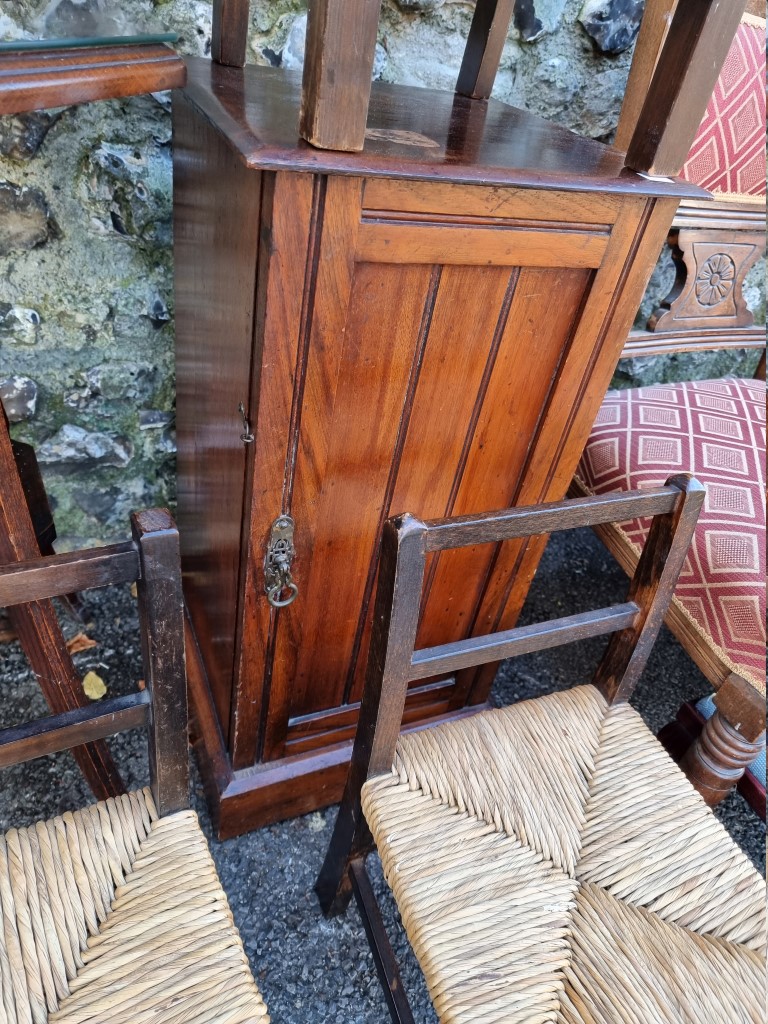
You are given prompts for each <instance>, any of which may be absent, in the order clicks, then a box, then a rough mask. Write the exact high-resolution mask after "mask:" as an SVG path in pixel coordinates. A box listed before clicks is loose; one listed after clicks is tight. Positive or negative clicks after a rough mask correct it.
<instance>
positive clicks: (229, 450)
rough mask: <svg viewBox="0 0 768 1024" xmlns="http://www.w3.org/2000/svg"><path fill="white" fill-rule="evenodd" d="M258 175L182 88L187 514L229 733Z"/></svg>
mask: <svg viewBox="0 0 768 1024" xmlns="http://www.w3.org/2000/svg"><path fill="white" fill-rule="evenodd" d="M260 184H261V176H260V175H259V174H256V173H254V172H253V171H249V170H247V169H246V168H245V167H244V166H243V165H242V163H241V162H240V161H239V160H238V159H237V157H236V155H235V154H234V153H233V152H232V150H231V149H229V148H228V147H227V146H226V145H225V144H224V143H223V142H222V140H221V138H220V136H219V135H218V134H217V133H216V132H214V131H213V129H212V128H210V127H209V126H208V124H207V123H206V122H205V121H203V120H202V119H200V118H198V117H195V116H194V114H192V112H191V111H190V109H189V107H188V105H187V104H186V102H185V101H184V100H183V99H182V98H181V97H178V96H177V97H174V213H175V237H174V255H175V289H176V310H177V312H176V388H177V414H176V431H177V441H178V479H179V495H178V520H179V530H180V536H181V552H182V564H183V569H184V589H185V593H186V599H187V602H188V604H189V608H190V614H191V616H192V619H193V622H194V624H195V631H196V634H197V639H198V643H199V645H200V650H201V653H202V655H203V659H204V662H205V666H206V670H207V674H208V678H209V681H210V685H211V691H212V695H213V699H214V702H215V704H216V710H217V713H218V715H219V720H220V722H221V725H222V730H223V732H224V733H225V735H226V734H227V733H228V729H229V720H230V701H231V695H232V665H233V659H234V657H235V648H234V641H235V621H236V609H237V588H238V573H239V566H240V539H241V525H242V514H243V481H244V475H245V462H246V454H245V448H244V446H243V443H242V441H241V440H240V435H241V434H242V432H243V426H242V420H241V418H240V414H239V413H238V410H237V406H238V402H240V401H243V402H245V403H246V404H247V402H248V379H249V375H250V368H251V343H252V333H253V316H254V277H255V272H256V253H257V250H258V237H259V204H260V191H261V190H260ZM212 338H215V339H216V341H215V344H212V343H211V339H212Z"/></svg>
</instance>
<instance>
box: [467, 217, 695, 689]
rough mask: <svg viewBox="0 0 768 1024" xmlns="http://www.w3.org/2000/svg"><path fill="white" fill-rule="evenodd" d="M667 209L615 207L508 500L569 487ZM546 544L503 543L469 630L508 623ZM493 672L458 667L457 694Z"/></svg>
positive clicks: (544, 497)
mask: <svg viewBox="0 0 768 1024" xmlns="http://www.w3.org/2000/svg"><path fill="white" fill-rule="evenodd" d="M674 209H675V205H674V200H666V199H662V200H641V199H638V200H635V201H634V202H629V201H628V202H627V204H626V206H625V208H624V210H623V211H622V213H621V215H620V217H619V219H618V221H617V223H616V226H615V229H614V233H613V235H612V238H611V244H610V245H609V247H608V252H607V253H606V258H605V261H604V263H603V266H602V267H601V269H600V270H599V271H598V273H597V275H596V276H595V280H594V283H593V286H592V288H591V290H590V295H589V300H588V302H587V303H586V305H585V306H584V309H583V311H582V314H581V316H580V318H579V322H578V325H577V326H576V330H575V333H574V337H573V342H572V344H571V345H570V347H569V350H568V353H567V354H566V357H565V359H564V361H563V364H562V366H561V368H560V371H559V373H558V379H557V382H556V385H555V387H554V388H553V391H552V394H551V397H550V400H549V402H548V403H547V407H546V409H545V410H544V413H543V416H542V421H541V424H540V427H539V430H538V432H537V437H536V440H535V443H534V445H533V447H532V449H531V453H530V456H529V459H528V462H527V465H526V467H525V470H524V473H523V478H522V481H521V484H520V487H519V489H518V491H517V493H516V494H515V495H514V498H513V501H514V504H516V505H526V504H536V503H537V502H542V501H555V500H557V499H559V498H561V497H562V496H563V495H564V494H565V492H566V490H567V489H568V485H569V483H570V481H571V478H572V477H573V473H574V471H575V469H576V465H577V463H578V460H579V458H580V456H581V452H582V450H583V448H584V445H585V444H586V441H587V437H588V435H589V431H590V429H591V427H592V423H593V422H594V419H595V416H596V415H597V411H598V409H599V408H600V404H601V402H602V400H603V397H604V395H605V391H606V389H607V387H608V385H609V383H610V379H611V376H612V374H613V371H614V369H615V366H616V362H617V360H618V357H619V354H620V352H621V347H622V344H623V342H624V339H625V338H626V336H627V332H628V331H629V329H630V327H631V325H632V321H633V319H634V316H635V312H636V310H637V307H638V305H639V303H640V300H641V298H642V295H643V292H644V290H645V287H646V284H647V282H648V278H649V276H650V274H651V271H652V269H653V267H654V265H655V263H656V260H657V258H658V254H659V251H660V249H661V247H662V245H663V244H664V239H665V238H666V234H667V231H668V229H669V224H670V222H671V219H672V216H673V214H674ZM545 545H546V538H534V539H533V540H531V541H529V542H528V543H527V544H524V543H523V544H520V543H517V542H515V543H511V544H505V545H504V546H503V547H502V549H501V550H500V552H499V556H498V558H497V560H496V562H495V565H494V570H493V574H492V576H491V578H490V580H489V584H488V586H487V587H486V590H485V594H484V596H483V601H482V603H481V606H480V609H479V612H478V615H477V617H476V620H475V623H474V625H473V630H472V633H473V635H478V634H480V633H488V632H492V631H493V630H496V629H510V628H511V627H512V626H514V624H515V622H516V621H517V617H518V615H519V613H520V609H521V607H522V605H523V602H524V600H525V595H526V594H527V591H528V587H529V585H530V581H531V579H532V578H533V576H534V574H535V572H536V567H537V565H538V562H539V559H540V558H541V554H542V552H543V550H544V547H545ZM494 673H495V669H494V667H493V666H489V667H484V668H482V669H480V670H478V671H477V672H475V671H473V670H467V673H461V674H460V680H459V683H460V685H459V687H458V690H457V697H458V696H461V694H462V692H463V693H464V694H465V695H466V696H467V697H468V699H469V700H471V701H472V702H475V701H481V700H485V698H486V696H487V693H488V690H489V689H490V686H491V684H492V682H493V676H494Z"/></svg>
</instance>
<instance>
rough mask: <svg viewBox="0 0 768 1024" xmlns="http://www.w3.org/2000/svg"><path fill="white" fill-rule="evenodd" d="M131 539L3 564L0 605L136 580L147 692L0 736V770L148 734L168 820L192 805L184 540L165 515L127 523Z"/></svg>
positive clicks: (156, 787) (155, 783)
mask: <svg viewBox="0 0 768 1024" xmlns="http://www.w3.org/2000/svg"><path fill="white" fill-rule="evenodd" d="M131 527H132V534H133V538H132V540H129V541H125V542H123V543H120V544H114V545H112V546H110V547H101V548H93V549H90V550H86V551H75V552H72V553H69V554H63V555H52V556H48V557H44V558H35V559H31V560H29V561H22V562H14V563H12V564H9V565H5V566H1V567H0V607H2V606H5V607H13V606H16V605H22V604H32V605H33V604H35V603H36V602H39V601H46V600H49V599H51V598H54V597H60V596H63V595H66V594H69V593H72V592H74V591H81V590H88V589H92V588H97V587H106V586H113V585H116V584H121V583H122V584H125V583H133V582H136V589H137V596H138V602H139V621H140V627H141V646H142V657H143V661H144V670H145V680H146V689H145V690H143V691H138V692H136V693H134V694H130V695H129V696H126V697H113V698H109V699H106V700H102V701H99V702H98V703H97V704H93V705H91V706H90V707H85V708H77V709H75V710H72V711H66V712H64V713H62V714H58V715H50V716H47V717H45V718H41V719H39V720H37V721H34V722H29V723H27V724H25V725H20V726H14V727H13V728H9V729H3V730H0V767H6V766H8V765H11V764H19V763H21V762H23V761H29V760H32V759H33V758H36V757H42V756H43V755H44V754H53V753H56V752H57V751H60V750H68V749H70V748H72V747H78V746H79V745H80V744H83V743H90V742H93V741H94V740H99V739H104V738H106V737H107V736H114V735H116V734H117V733H119V732H122V731H123V730H125V729H133V728H136V727H139V726H141V727H146V728H147V729H148V730H149V765H150V785H151V789H152V796H153V798H154V801H155V805H156V807H157V811H158V814H159V815H160V816H161V817H162V816H165V815H167V814H172V813H174V812H176V811H179V810H183V809H184V808H186V807H188V806H189V759H188V743H187V688H186V674H185V666H184V614H183V607H184V606H183V597H182V591H181V567H180V560H179V535H178V532H177V530H176V526H175V524H174V522H173V519H172V517H171V515H170V513H169V512H167V511H165V510H162V509H157V510H152V511H147V512H139V513H134V514H133V515H132V516H131Z"/></svg>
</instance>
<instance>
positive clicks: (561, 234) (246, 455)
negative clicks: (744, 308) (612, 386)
mask: <svg viewBox="0 0 768 1024" xmlns="http://www.w3.org/2000/svg"><path fill="white" fill-rule="evenodd" d="M299 95H300V93H299V88H298V80H297V78H296V77H295V76H290V75H286V74H281V73H280V72H275V71H273V70H270V69H266V70H265V69H261V68H249V67H247V68H245V69H244V70H242V71H241V70H239V69H232V68H225V67H222V66H215V65H210V64H207V65H204V64H202V63H201V62H197V61H192V62H191V63H190V84H189V86H188V88H187V89H186V90H185V92H184V94H183V96H182V97H181V98H180V99H179V101H178V103H177V104H176V107H175V111H176V116H175V142H174V144H175V153H176V163H177V165H178V170H177V175H176V181H175V202H176V247H177V248H176V273H177V359H178V362H177V387H178V443H179V472H180V479H179V515H180V521H181V527H182V537H183V545H184V552H183V557H184V570H185V588H186V593H187V598H188V602H189V609H190V616H191V622H192V624H193V627H194V631H195V634H196V637H195V647H194V649H195V652H196V654H197V655H199V658H198V661H197V667H196V669H195V670H194V671H193V673H192V675H193V677H194V682H193V684H192V694H193V703H194V706H195V717H196V744H197V746H198V749H199V750H200V751H201V754H202V761H203V763H204V764H205V765H207V768H206V775H207V779H206V786H207V787H208V792H209V795H210V796H211V798H212V800H213V803H214V814H215V817H216V820H217V827H218V829H219V833H220V834H221V835H232V834H236V833H237V832H240V831H243V830H245V829H247V828H250V827H254V826H255V825H257V824H262V823H264V822H267V821H273V820H276V819H278V818H281V817H286V816H289V815H291V814H296V813H302V812H304V811H307V810H310V809H312V808H313V807H317V806H321V805H323V804H325V803H330V802H333V800H335V799H338V796H339V794H340V789H341V786H342V785H343V779H344V772H345V768H344V766H345V763H346V761H347V759H348V757H349V753H350V749H351V747H350V740H351V737H352V735H353V733H354V728H355V722H356V718H357V714H358V710H359V702H360V699H361V695H362V689H363V683H364V670H365V664H366V658H367V654H368V648H369V641H370V635H371V628H372V622H373V619H374V593H375V586H376V579H377V573H378V566H379V556H380V551H381V545H382V537H383V530H384V522H385V521H386V519H387V518H388V517H389V516H390V515H392V514H394V513H397V512H399V511H402V510H403V509H405V508H410V509H412V510H413V511H414V512H416V513H418V514H419V515H420V516H422V517H427V518H440V517H444V516H451V517H452V516H465V515H472V514H474V513H477V512H479V511H480V510H481V509H483V508H489V507H496V508H502V507H506V506H509V505H521V504H533V503H537V502H550V501H556V500H558V499H560V498H562V496H563V494H564V493H565V491H566V489H567V487H568V484H569V482H570V479H571V477H572V474H573V471H574V469H575V465H576V462H577V461H578V457H579V454H580V452H581V450H582V447H583V445H584V443H585V440H586V437H587V434H588V431H589V429H590V427H591V424H592V421H593V418H594V415H595V413H596V411H597V407H598V406H599V403H600V400H601V398H602V395H603V393H604V390H605V388H607V386H608V383H609V380H610V377H611V375H612V373H613V370H614V367H615V363H616V359H617V358H618V354H619V351H620V349H621V346H622V344H623V341H624V339H625V337H626V334H627V332H628V330H629V328H630V326H631V323H632V320H633V318H634V314H635V311H636V308H637V304H638V303H639V301H640V298H641V296H642V292H643V290H644V287H645V283H646V280H647V278H648V276H649V274H650V272H651V269H652V267H653V266H654V265H655V262H656V259H657V256H658V251H659V248H660V247H661V244H662V242H663V240H664V238H665V237H666V234H667V231H668V229H669V225H670V222H671V219H672V216H673V214H674V210H675V208H676V206H677V204H678V202H679V197H680V196H681V195H689V194H690V190H689V188H688V186H685V185H680V184H679V183H675V182H670V181H661V182H658V181H651V180H649V179H645V178H642V177H640V176H638V175H633V174H625V173H623V172H622V170H621V160H620V158H618V157H617V154H616V152H615V151H614V150H611V149H610V148H609V147H606V146H602V145H601V144H599V143H595V142H592V141H589V140H581V139H578V138H577V137H576V136H574V135H573V134H572V133H569V132H563V131H561V130H560V129H559V128H557V127H556V126H551V125H547V124H546V123H545V122H542V121H539V120H538V119H536V118H530V117H529V115H526V114H522V113H520V112H517V111H514V110H512V109H511V108H507V107H505V106H504V105H503V104H494V103H493V102H490V103H489V104H487V105H486V104H482V103H473V101H470V100H467V99H464V98H461V97H459V98H458V99H456V100H454V99H453V98H452V97H446V96H445V95H444V94H440V93H429V92H427V91H425V90H418V89H403V88H396V87H391V86H382V85H378V84H374V88H373V92H372V101H371V108H370V109H371V111H372V112H376V111H378V112H379V114H380V115H381V119H380V120H379V121H376V116H378V115H374V114H373V113H372V115H371V116H372V117H373V120H372V121H370V122H369V127H370V125H371V124H378V125H385V124H386V125H394V124H395V123H397V124H398V126H399V128H402V129H403V130H410V129H411V128H413V129H414V130H416V126H417V123H418V124H420V125H421V128H419V129H418V130H419V132H420V133H421V134H420V141H419V140H418V139H417V140H416V142H417V144H416V145H411V143H412V142H413V141H414V140H413V139H412V138H410V137H408V141H407V142H406V143H405V144H404V142H403V139H402V137H401V136H394V135H393V136H391V137H390V136H375V137H373V138H371V136H370V132H369V138H368V140H367V141H366V146H365V149H364V150H363V152H362V153H361V154H359V155H358V156H357V157H352V156H350V155H349V154H343V153H341V154H339V153H336V154H333V153H328V152H321V151H319V150H317V149H314V148H312V147H310V146H308V145H306V143H304V142H302V141H301V140H299V138H298V134H297V129H298V103H299ZM486 106H487V109H485V108H486ZM481 108H483V109H485V113H484V114H483V116H482V117H477V116H476V112H477V111H478V110H480V109H481ZM420 119H421V120H420ZM451 122H453V126H454V128H455V126H456V125H457V124H460V125H463V126H464V128H467V126H468V125H471V131H469V130H467V131H461V132H459V133H458V134H456V135H451V131H452V128H451ZM430 126H432V127H430ZM438 126H440V127H439V132H438V131H437V127H438ZM433 127H434V128H435V133H436V136H437V137H438V138H439V139H440V140H441V141H440V142H439V143H438V145H437V147H434V146H433V147H432V148H429V147H427V146H422V145H421V143H423V141H424V138H425V137H426V136H425V134H424V133H427V134H428V133H429V132H431V131H432V128H433ZM382 130H383V129H382ZM393 130H394V129H393ZM440 133H442V134H440ZM473 133H474V134H473ZM450 139H452V140H454V142H455V145H454V146H453V149H450V147H449V146H448V145H447V143H448V141H449V140H450ZM452 144H453V143H452ZM541 146H544V147H545V149H541V148H540V147H541ZM441 147H442V148H441ZM429 154H432V155H431V156H429ZM427 158H428V159H429V160H431V161H432V162H431V163H430V162H425V161H426V159H427ZM249 165H250V166H249ZM467 182H470V184H467ZM693 195H694V196H695V197H699V199H700V198H701V193H700V191H699V190H696V189H694V190H693ZM223 325H226V328H224V327H223ZM240 403H242V404H243V408H244V411H245V414H246V420H247V426H244V424H243V421H242V418H241V417H239V415H238V414H237V412H236V410H237V407H238V405H239V404H240ZM244 433H245V436H246V437H247V438H248V440H247V441H246V442H244V441H243V440H242V437H243V434H244ZM285 515H290V516H291V517H292V518H293V519H294V522H295V528H294V538H293V543H294V549H295V550H294V557H293V562H292V565H291V573H292V576H293V579H294V580H295V583H296V585H297V586H298V589H299V592H298V597H297V598H296V600H295V601H294V603H293V604H291V605H290V606H289V607H284V608H280V609H277V608H274V607H271V606H270V605H269V603H268V601H267V599H266V595H265V590H264V561H265V554H266V545H267V541H268V539H269V537H270V530H271V525H272V523H273V522H274V521H275V520H276V518H277V517H278V516H285ZM544 543H545V539H544V538H543V537H538V538H533V539H532V540H528V539H524V538H521V539H519V540H513V541H510V542H508V543H507V544H505V545H503V546H501V547H500V546H498V545H493V544H477V545H472V546H471V547H469V548H463V549H461V550H458V551H450V552H442V553H441V552H437V551H435V552H430V553H428V554H427V558H426V563H425V581H424V592H423V594H422V597H421V616H420V623H419V626H418V634H417V636H418V644H419V646H420V647H440V646H441V645H443V644H445V643H447V642H449V641H451V640H453V639H455V638H456V637H463V638H467V637H478V636H481V635H482V634H483V633H489V632H497V631H502V632H503V631H505V630H509V629H512V628H513V627H514V626H515V622H516V618H517V615H518V613H519V610H520V607H521V606H522V603H523V601H524V598H525V594H526V592H527V589H528V586H529V583H530V580H531V578H532V576H533V573H534V572H535V569H536V565H537V563H538V559H539V557H540V554H541V551H542V550H543V545H544ZM564 628H565V627H564ZM443 669H444V667H443ZM492 675H493V670H492V669H489V668H488V667H487V666H485V665H484V666H482V667H465V668H461V669H460V670H458V671H456V672H455V673H454V672H450V673H449V672H447V671H445V670H441V671H437V672H436V674H435V675H433V676H430V677H429V678H427V679H425V680H423V681H416V680H414V681H413V685H412V687H411V690H410V691H409V694H408V697H407V700H406V705H405V708H404V711H403V716H404V720H405V721H406V723H408V725H409V726H411V727H417V726H418V725H419V724H421V723H423V722H424V721H427V720H435V719H437V718H440V717H441V716H445V715H448V714H461V713H464V712H465V709H469V708H472V707H477V706H482V705H483V704H484V703H485V701H486V700H487V695H488V692H489V689H490V685H491V681H492Z"/></svg>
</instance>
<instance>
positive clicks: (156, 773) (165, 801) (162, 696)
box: [131, 509, 189, 817]
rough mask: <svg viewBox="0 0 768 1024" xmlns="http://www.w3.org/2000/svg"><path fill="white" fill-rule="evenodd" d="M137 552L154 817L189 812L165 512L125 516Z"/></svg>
mask: <svg viewBox="0 0 768 1024" xmlns="http://www.w3.org/2000/svg"><path fill="white" fill-rule="evenodd" d="M131 530H132V533H133V539H134V541H135V543H136V544H137V546H138V549H139V559H140V562H141V577H140V579H139V581H138V586H137V596H138V601H139V625H140V626H141V653H142V660H143V662H144V672H145V676H146V685H147V690H148V691H149V694H150V696H151V699H152V729H151V730H150V733H149V775H150V784H151V786H152V796H153V798H154V801H155V806H156V807H157V812H158V814H159V815H160V817H164V816H165V815H166V814H174V813H175V812H176V811H181V810H183V809H184V808H186V807H189V742H188V733H187V730H188V724H189V714H188V711H187V676H186V671H185V641H184V597H183V595H182V592H181V558H180V555H179V534H178V531H177V530H176V524H175V523H174V521H173V519H172V517H171V514H170V512H168V511H167V510H166V509H150V510H148V511H146V512H134V513H133V515H132V516H131Z"/></svg>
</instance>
